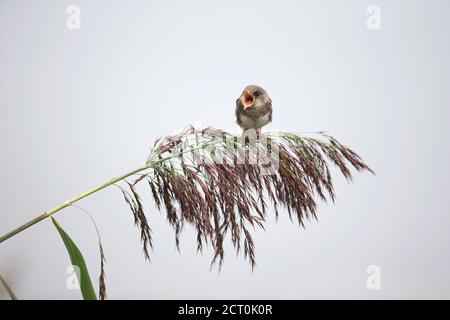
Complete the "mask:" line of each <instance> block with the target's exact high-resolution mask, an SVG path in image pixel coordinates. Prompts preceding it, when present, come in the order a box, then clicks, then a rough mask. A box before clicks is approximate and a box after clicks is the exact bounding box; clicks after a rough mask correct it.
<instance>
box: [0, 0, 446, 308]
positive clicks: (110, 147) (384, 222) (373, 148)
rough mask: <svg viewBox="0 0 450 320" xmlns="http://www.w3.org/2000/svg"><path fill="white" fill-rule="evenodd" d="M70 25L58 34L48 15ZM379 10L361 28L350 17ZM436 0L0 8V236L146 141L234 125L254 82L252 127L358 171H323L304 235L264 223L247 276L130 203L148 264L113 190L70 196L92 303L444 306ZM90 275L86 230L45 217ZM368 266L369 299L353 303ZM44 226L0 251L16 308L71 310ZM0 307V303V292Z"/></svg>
mask: <svg viewBox="0 0 450 320" xmlns="http://www.w3.org/2000/svg"><path fill="white" fill-rule="evenodd" d="M70 4H76V5H78V6H79V7H80V8H81V29H80V30H73V31H71V30H69V29H67V27H66V20H67V18H68V14H67V13H66V9H67V7H68V5H70ZM372 4H376V5H378V6H379V7H380V8H381V14H382V15H381V19H382V20H381V29H380V30H369V29H368V28H367V26H366V20H367V18H368V16H367V14H366V9H367V7H368V6H369V5H372ZM449 13H450V2H448V1H437V0H433V1H377V2H375V3H373V2H369V1H221V2H220V3H219V2H218V1H216V2H215V3H213V1H189V2H187V1H158V2H156V1H126V2H124V1H87V0H86V1H76V0H74V1H18V0H14V1H12V0H9V1H7V0H1V1H0V108H1V114H0V145H1V158H0V177H1V179H0V194H1V201H0V233H1V234H3V233H6V232H7V231H9V230H10V229H12V228H14V227H17V226H18V225H20V224H22V223H24V222H25V221H27V220H29V219H31V218H33V217H35V216H37V215H38V214H40V213H42V212H43V211H45V210H47V209H49V208H52V207H53V206H55V205H57V204H59V203H61V202H62V201H64V200H66V199H68V198H70V197H72V196H74V195H76V194H79V193H81V192H83V191H86V190H88V189H90V188H91V187H93V186H96V185H98V184H100V183H102V182H105V181H106V180H108V179H110V178H112V177H114V176H117V175H119V174H122V173H124V172H126V171H128V170H129V169H133V168H135V167H137V166H140V165H141V164H142V163H143V162H144V161H145V159H146V156H147V152H148V150H149V148H150V145H151V144H152V143H153V141H154V140H155V139H156V138H157V137H159V136H161V135H164V134H166V133H171V132H174V131H177V130H179V129H181V128H183V127H185V126H186V125H188V124H190V123H196V122H201V123H204V124H205V125H212V126H215V127H220V128H224V129H229V130H235V129H237V126H236V124H235V122H234V121H235V119H234V107H235V105H234V103H235V100H236V98H237V97H238V96H239V94H240V92H241V91H242V89H243V88H244V87H245V86H246V85H247V84H251V83H255V84H260V85H262V86H263V87H265V88H266V89H267V91H268V92H269V94H270V96H271V98H272V100H273V106H274V116H273V123H272V124H271V125H270V128H272V129H280V130H285V131H293V132H301V131H318V130H328V132H329V133H330V134H332V135H334V136H336V137H337V138H338V139H340V140H341V141H343V142H344V143H345V144H347V145H349V146H350V147H352V148H354V149H355V150H356V151H357V152H358V153H360V154H361V155H362V156H363V158H364V160H366V161H367V163H368V164H369V165H370V166H371V167H372V168H373V169H374V170H375V171H376V173H377V176H375V177H374V176H371V175H369V174H356V175H355V183H354V184H352V185H349V184H347V183H346V181H345V180H344V179H343V178H342V177H340V176H337V175H336V191H337V202H336V204H335V205H325V204H321V205H320V208H319V212H318V216H319V222H316V221H311V222H308V223H307V225H306V229H301V228H299V227H298V226H297V225H296V224H293V223H291V222H290V221H289V218H288V217H287V214H285V213H286V212H282V215H281V217H280V219H279V221H278V222H276V221H275V219H274V218H273V215H271V219H270V220H269V221H268V223H267V226H266V227H267V232H264V231H260V230H257V231H256V232H255V233H254V234H255V241H256V254H257V264H258V265H257V268H256V269H255V271H254V272H253V273H252V271H251V267H250V266H249V264H248V263H247V262H246V261H244V259H243V257H242V256H239V257H236V255H235V253H234V251H233V250H232V249H231V248H230V246H228V247H227V255H226V259H225V264H224V266H223V268H222V271H221V272H220V273H219V272H217V268H213V269H212V270H210V261H211V258H212V252H211V251H210V250H206V251H205V252H204V253H203V255H196V254H195V249H196V247H195V233H194V232H192V230H190V229H189V228H186V229H185V232H184V234H183V237H182V239H181V240H182V241H181V253H180V254H179V253H178V252H177V251H176V249H175V241H174V235H173V232H172V229H171V227H170V226H169V225H168V224H167V223H166V222H165V218H164V213H163V214H160V213H159V212H158V211H157V210H156V208H155V206H154V204H153V202H152V201H151V199H150V197H149V192H148V190H147V189H146V188H145V187H142V188H140V189H139V190H140V191H141V194H143V195H144V197H143V198H144V203H145V208H146V211H147V213H148V214H149V220H150V224H151V226H152V229H153V235H154V240H155V250H154V251H153V252H152V255H151V256H152V262H151V263H149V262H146V261H145V260H144V257H143V255H142V248H141V244H140V240H139V232H138V229H137V228H135V227H134V226H133V217H132V214H131V212H130V211H129V209H128V207H127V206H126V204H125V202H124V201H123V198H122V195H121V194H120V192H119V190H117V189H116V188H110V189H107V190H104V191H102V192H100V193H98V194H97V195H96V196H94V197H92V198H89V199H86V200H83V201H82V202H81V203H80V205H81V206H82V207H83V208H85V209H87V210H88V211H90V212H91V213H92V214H93V216H94V218H95V220H96V222H97V224H98V226H99V228H100V231H101V234H102V237H103V242H104V247H105V251H106V256H107V264H106V276H107V278H106V280H107V285H108V294H109V297H110V298H112V299H117V298H126V299H129V298H138V299H166V298H173V299H176V298H181V299H184V298H188V299H189V298H211V299H215V298H234V299H241V298H268V299H272V298H274V299H278V298H287V299H303V298H369V299H379V298H450V275H449V272H448V266H449V262H450V242H449V240H450V236H449V233H448V230H449V227H450V210H449V209H450V205H449V202H448V190H449V187H450V179H449V178H450V170H449V160H450V159H449V147H450V145H449V138H450V135H449V128H448V120H449V119H450V111H449V102H450V97H449V91H448V89H449V85H450V72H449V71H450V62H449V58H448V57H450V46H449V44H450V43H449V42H450V41H449V39H450V38H449V37H448V31H449V30H450V19H449V18H448V17H449ZM56 217H57V219H58V221H59V222H60V224H61V225H62V226H63V227H64V228H65V229H66V231H67V232H68V233H69V234H70V235H71V236H72V237H73V239H75V241H76V242H77V244H78V245H79V247H80V248H81V249H82V251H83V253H84V255H85V258H86V261H87V263H88V266H89V269H90V273H91V277H92V278H93V280H94V281H96V279H97V277H98V274H99V270H98V269H99V267H98V265H99V263H98V262H99V257H98V248H97V246H96V235H95V230H94V228H93V226H92V224H91V223H90V220H89V218H88V217H87V216H86V215H85V214H83V213H82V212H81V211H80V210H78V209H76V208H68V209H66V210H64V211H63V212H60V213H58V214H57V215H56ZM373 264H375V265H378V266H379V267H380V268H381V271H382V288H381V290H368V289H367V287H366V279H367V276H368V275H367V274H366V268H367V267H368V266H369V265H373ZM68 265H69V258H68V255H67V253H66V251H65V248H64V246H63V243H62V241H61V239H60V238H59V235H58V234H57V232H56V230H55V229H54V227H53V226H52V224H51V222H50V221H49V220H47V221H44V222H42V223H39V224H38V225H36V226H34V227H32V228H31V229H29V230H27V231H26V232H24V233H22V234H20V235H18V236H16V237H14V238H12V239H10V240H8V241H6V242H4V243H2V244H1V245H0V273H1V274H2V275H3V276H4V277H5V278H6V279H7V280H9V282H10V284H11V286H12V287H13V288H14V290H15V291H16V294H17V295H18V296H19V298H28V299H46V298H60V299H79V298H80V293H79V292H78V291H73V290H68V289H67V288H66V280H67V277H68V275H67V274H66V269H67V267H68ZM0 297H3V298H6V295H5V294H4V291H3V289H0Z"/></svg>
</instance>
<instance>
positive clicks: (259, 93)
mask: <svg viewBox="0 0 450 320" xmlns="http://www.w3.org/2000/svg"><path fill="white" fill-rule="evenodd" d="M253 95H254V96H255V97H258V96H259V95H261V92H259V91H255V92H253Z"/></svg>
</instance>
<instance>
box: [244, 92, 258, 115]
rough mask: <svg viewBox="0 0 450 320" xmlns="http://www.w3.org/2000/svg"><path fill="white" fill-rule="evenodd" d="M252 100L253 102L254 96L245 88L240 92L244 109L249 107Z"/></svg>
mask: <svg viewBox="0 0 450 320" xmlns="http://www.w3.org/2000/svg"><path fill="white" fill-rule="evenodd" d="M253 102H255V97H253V95H252V94H251V93H250V92H248V91H247V90H245V91H244V93H243V94H242V103H243V104H244V110H245V109H247V108H250V107H251V106H252V105H253Z"/></svg>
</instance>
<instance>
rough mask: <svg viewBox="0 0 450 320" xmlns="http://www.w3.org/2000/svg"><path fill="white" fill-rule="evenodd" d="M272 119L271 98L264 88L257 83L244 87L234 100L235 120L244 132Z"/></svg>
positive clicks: (258, 127) (257, 127) (257, 129)
mask: <svg viewBox="0 0 450 320" xmlns="http://www.w3.org/2000/svg"><path fill="white" fill-rule="evenodd" d="M271 121H272V100H271V99H270V97H269V95H268V94H267V92H266V90H264V89H263V88H261V87H260V86H257V85H249V86H247V87H245V89H244V91H243V92H242V94H241V95H240V96H239V98H238V99H237V100H236V122H237V124H238V125H239V126H240V127H241V128H242V130H243V131H244V132H245V131H246V130H248V129H254V130H256V132H257V133H258V134H259V131H260V129H261V128H262V127H264V126H265V125H266V124H268V123H269V122H271Z"/></svg>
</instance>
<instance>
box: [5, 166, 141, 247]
mask: <svg viewBox="0 0 450 320" xmlns="http://www.w3.org/2000/svg"><path fill="white" fill-rule="evenodd" d="M148 168H150V166H149V165H146V166H144V167H140V168H138V169H135V170H132V171H130V172H127V173H125V174H123V175H121V176H119V177H116V178H114V179H112V180H110V181H108V182H106V183H104V184H102V185H99V186H98V187H95V188H93V189H91V190H89V191H87V192H85V193H82V194H80V195H78V196H76V197H73V198H72V199H70V200H67V201H65V202H63V203H61V204H60V205H58V206H56V207H54V208H53V209H51V210H48V211H46V212H44V213H43V214H41V215H40V216H37V217H36V218H34V219H32V220H30V221H28V222H27V223H24V224H23V225H21V226H20V227H18V228H15V229H13V230H11V231H10V232H8V233H7V234H5V235H3V236H1V237H0V243H2V242H3V241H5V240H8V239H9V238H11V237H12V236H14V235H16V234H18V233H19V232H22V231H24V230H25V229H28V228H29V227H31V226H32V225H35V224H36V223H38V222H39V221H42V220H44V219H46V218H48V217H50V216H52V215H53V214H55V213H56V212H58V211H60V210H62V209H64V208H66V207H68V206H70V205H72V204H73V203H75V202H78V201H80V200H81V199H84V198H86V197H87V196H90V195H91V194H93V193H96V192H98V191H100V190H102V189H104V188H106V187H109V186H110V185H113V184H115V183H116V182H119V181H121V180H123V179H125V178H127V177H129V176H131V175H133V174H135V173H138V172H141V171H144V170H146V169H148Z"/></svg>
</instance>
